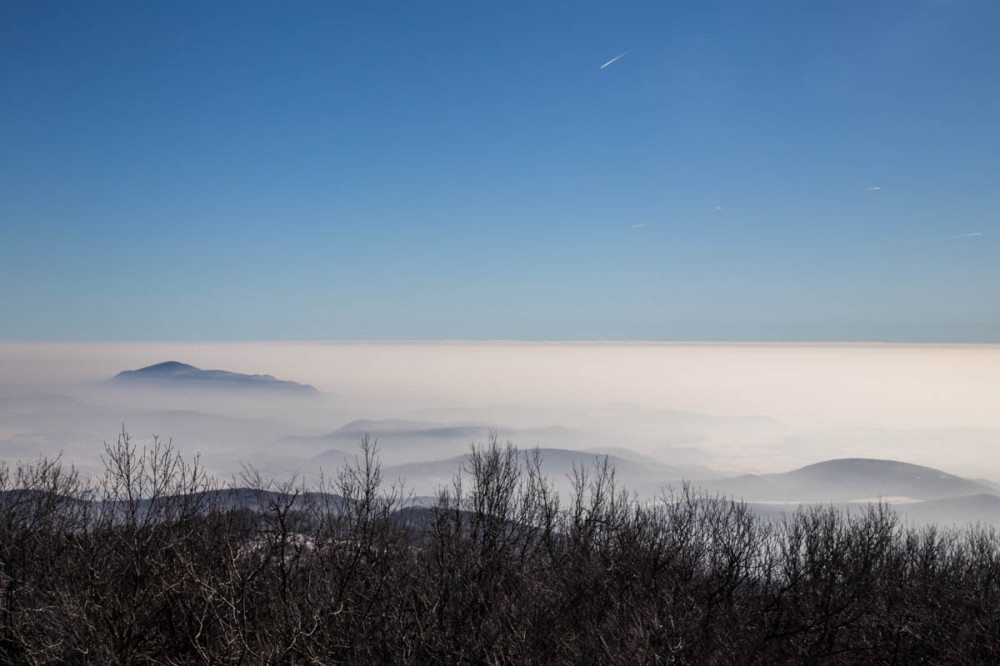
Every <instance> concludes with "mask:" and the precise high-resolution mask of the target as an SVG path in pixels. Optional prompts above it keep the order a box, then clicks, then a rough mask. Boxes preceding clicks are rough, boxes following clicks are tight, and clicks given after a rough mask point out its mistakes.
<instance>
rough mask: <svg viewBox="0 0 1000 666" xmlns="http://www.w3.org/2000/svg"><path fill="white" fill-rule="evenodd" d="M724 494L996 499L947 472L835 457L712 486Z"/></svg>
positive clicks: (789, 498) (988, 488)
mask: <svg viewBox="0 0 1000 666" xmlns="http://www.w3.org/2000/svg"><path fill="white" fill-rule="evenodd" d="M716 486H717V487H718V488H719V489H720V490H722V491H723V492H725V493H726V494H728V495H732V496H733V497H736V498H739V499H745V500H748V501H782V502H811V501H820V502H830V501H851V500H858V499H871V498H876V497H909V498H913V499H919V500H938V499H944V498H948V497H957V496H963V495H979V494H989V495H995V494H996V493H997V492H998V488H997V487H996V486H994V485H993V484H991V483H989V482H984V481H977V480H973V479H967V478H963V477H960V476H955V475H954V474H948V473H946V472H942V471H941V470H938V469H934V468H932V467H924V466H922V465H914V464H911V463H905V462H899V461H896V460H878V459H873V458H840V459H836V460H827V461H825V462H820V463H816V464H814V465H807V466H805V467H801V468H799V469H796V470H792V471H790V472H785V473H783V474H760V475H754V474H747V475H744V476H738V477H734V478H729V479H722V480H720V481H718V482H716Z"/></svg>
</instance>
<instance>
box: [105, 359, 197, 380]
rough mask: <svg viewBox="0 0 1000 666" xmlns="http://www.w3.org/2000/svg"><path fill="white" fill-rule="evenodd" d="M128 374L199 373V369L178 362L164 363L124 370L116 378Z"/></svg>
mask: <svg viewBox="0 0 1000 666" xmlns="http://www.w3.org/2000/svg"><path fill="white" fill-rule="evenodd" d="M128 372H134V373H142V374H144V375H162V374H175V373H178V372H199V369H198V368H196V367H194V366H193V365H188V364H187V363H181V362H180V361H164V362H163V363H157V364H156V365H147V366H146V367H145V368H139V369H138V370H126V371H125V372H120V373H118V376H119V377H120V376H122V375H124V374H125V373H128Z"/></svg>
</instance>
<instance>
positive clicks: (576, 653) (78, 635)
mask: <svg viewBox="0 0 1000 666" xmlns="http://www.w3.org/2000/svg"><path fill="white" fill-rule="evenodd" d="M470 460H471V462H470V464H469V466H468V468H467V469H466V470H465V471H464V473H463V474H461V475H460V476H459V477H458V478H457V479H456V482H455V484H454V486H453V487H451V488H449V489H447V490H443V491H442V492H441V495H440V497H439V498H438V501H437V503H436V504H435V505H434V506H430V507H420V506H416V505H412V504H408V503H407V502H404V501H403V500H404V499H405V498H403V497H402V496H401V495H400V493H399V492H398V491H397V490H396V489H393V488H390V489H388V490H384V489H383V488H382V480H381V478H380V474H379V468H378V464H377V460H376V457H375V452H374V448H373V446H371V445H370V444H369V442H368V441H367V440H366V441H364V442H363V443H362V451H361V453H360V454H359V456H358V461H357V463H356V464H355V465H354V466H351V467H349V468H347V469H344V470H342V471H341V472H340V474H339V475H338V476H337V477H336V478H335V479H332V480H331V481H329V482H328V483H324V484H321V487H319V488H314V489H310V490H309V492H306V489H303V488H298V487H295V486H294V485H292V484H285V485H283V486H274V485H273V484H268V483H265V482H264V481H263V480H261V479H260V478H257V477H255V476H254V475H253V474H248V475H246V478H245V479H244V481H245V482H246V483H245V485H246V488H240V489H230V490H221V489H218V488H216V487H214V486H213V484H212V483H211V482H210V481H209V480H208V477H207V476H206V475H205V474H204V473H203V471H202V470H200V469H199V468H198V466H197V465H196V464H195V465H188V464H186V463H185V462H184V461H183V460H182V459H181V458H180V457H179V456H178V455H177V454H176V453H175V452H174V451H173V450H172V449H171V448H170V447H169V446H161V445H157V446H154V447H153V448H152V449H138V448H137V447H136V446H135V445H133V444H132V443H131V442H130V441H129V439H128V437H127V435H123V436H122V437H121V438H120V439H119V441H118V442H117V444H115V445H112V446H109V447H107V453H106V457H105V466H106V473H105V475H104V476H103V477H102V478H100V479H94V480H82V479H80V478H78V476H77V475H76V474H75V473H74V472H73V471H72V470H71V469H67V468H65V467H63V466H61V465H60V464H59V462H58V461H55V462H53V461H47V460H42V461H40V462H38V463H34V464H21V465H19V466H17V467H15V468H13V469H8V468H3V469H2V470H0V662H2V663H12V664H20V663H25V664H34V663H62V664H84V663H95V664H105V663H123V664H136V663H168V664H181V663H185V664H186V663H211V664H226V663H241V664H270V663H274V664H335V663H350V664H357V663H428V664H435V663H440V664H452V663H491V664H500V663H508V664H512V663H565V664H587V663H593V664H599V663H600V664H603V663H622V664H624V663H629V664H631V663H651V664H652V663H664V664H667V663H670V664H713V663H717V664H755V663H765V664H766V663H809V664H815V663H833V664H839V663H859V664H861V663H863V664H915V663H963V664H968V663H984V664H985V663H1000V613H998V610H997V609H998V608H1000V542H998V538H997V535H996V534H995V533H994V532H992V531H990V530H979V529H976V530H968V531H962V532H957V531H938V530H934V529H923V530H920V531H916V530H910V529H906V528H905V527H903V526H901V525H900V524H899V521H898V519H897V516H896V515H895V514H894V513H893V512H892V511H891V510H890V509H889V508H888V507H886V506H877V505H876V506H870V507H868V508H867V509H865V510H863V511H861V512H860V513H858V514H852V515H846V514H844V513H841V512H837V511H835V510H833V509H830V508H826V509H824V508H811V509H807V510H802V511H800V512H799V513H797V514H794V515H791V516H788V517H787V518H785V519H784V520H781V521H777V522H774V521H764V520H761V519H758V518H756V517H755V516H754V515H753V514H752V513H751V512H750V511H749V510H748V508H747V507H746V506H745V505H743V504H740V503H734V502H730V501H728V500H725V499H722V498H714V497H705V496H702V495H699V494H698V493H695V492H693V491H691V490H690V489H687V488H685V489H682V490H680V491H679V492H677V493H673V494H667V495H665V496H664V497H663V499H662V501H660V502H657V503H655V504H643V503H640V502H638V501H637V500H636V499H634V498H632V497H631V496H629V495H628V494H627V493H626V492H625V491H623V490H621V489H619V488H617V487H616V485H615V481H614V472H613V470H612V469H609V468H608V467H607V466H606V465H605V466H597V467H596V468H595V469H592V470H581V471H580V472H579V473H578V475H577V477H576V479H575V483H574V486H575V489H576V491H575V493H574V495H573V497H572V498H568V499H566V500H565V502H564V504H563V505H560V503H559V500H558V498H557V497H556V496H555V495H554V494H553V492H552V489H551V485H550V484H549V483H548V482H547V481H546V480H545V479H544V478H543V477H542V476H541V474H539V472H538V469H539V466H538V460H537V457H536V456H535V455H533V454H532V453H530V452H529V453H526V454H525V453H520V452H518V451H517V450H516V449H514V448H513V447H511V446H510V445H507V446H501V445H499V444H498V443H497V442H496V441H492V442H490V443H489V444H488V445H486V446H484V447H481V448H477V449H476V450H475V451H474V453H473V455H472V456H471V458H470Z"/></svg>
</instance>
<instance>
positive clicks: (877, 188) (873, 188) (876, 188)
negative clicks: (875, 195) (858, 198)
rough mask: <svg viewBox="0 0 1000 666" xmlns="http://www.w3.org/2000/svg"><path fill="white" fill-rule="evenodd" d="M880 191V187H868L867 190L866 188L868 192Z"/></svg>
mask: <svg viewBox="0 0 1000 666" xmlns="http://www.w3.org/2000/svg"><path fill="white" fill-rule="evenodd" d="M881 189H882V186H881V185H878V186H876V187H869V188H868V191H869V192H874V191H875V190H881Z"/></svg>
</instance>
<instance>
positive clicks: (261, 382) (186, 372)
mask: <svg viewBox="0 0 1000 666" xmlns="http://www.w3.org/2000/svg"><path fill="white" fill-rule="evenodd" d="M110 381H111V382H112V383H114V384H143V385H145V386H151V387H153V386H155V387H159V388H223V389H239V390H243V389H254V390H266V391H277V392H281V393H287V394H300V395H306V394H315V393H318V391H317V390H316V389H315V388H314V387H312V386H309V385H308V384H299V383H298V382H291V381H285V380H282V379H275V378H274V377H272V376H271V375H246V374H242V373H239V372H229V371H228V370H202V369H201V368H196V367H195V366H193V365H188V364H187V363H180V362H178V361H165V362H163V363H157V364H155V365H150V366H147V367H145V368H140V369H138V370H125V371H124V372H119V373H118V374H117V375H115V376H114V377H113V378H112V379H111V380H110Z"/></svg>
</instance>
